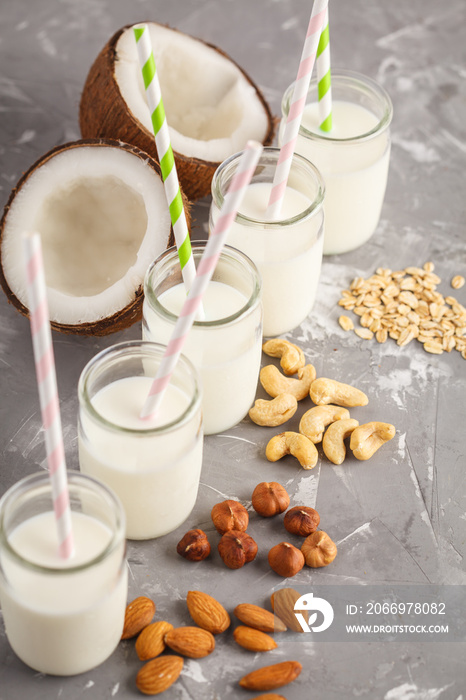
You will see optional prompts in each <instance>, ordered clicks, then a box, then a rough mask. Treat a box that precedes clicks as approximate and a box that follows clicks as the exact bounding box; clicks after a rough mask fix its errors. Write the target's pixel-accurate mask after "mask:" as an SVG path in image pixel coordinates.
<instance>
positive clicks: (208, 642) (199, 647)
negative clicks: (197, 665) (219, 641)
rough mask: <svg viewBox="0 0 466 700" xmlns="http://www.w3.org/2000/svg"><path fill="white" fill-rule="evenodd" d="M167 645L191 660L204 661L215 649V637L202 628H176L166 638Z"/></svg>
mask: <svg viewBox="0 0 466 700" xmlns="http://www.w3.org/2000/svg"><path fill="white" fill-rule="evenodd" d="M164 641H165V644H166V645H167V646H169V647H170V649H173V651H176V652H177V653H178V654H183V656H189V658H190V659H202V658H203V657H204V656H208V655H209V654H211V653H212V652H213V650H214V649H215V639H214V635H213V634H211V633H210V632H208V631H207V630H203V629H201V628H200V627H176V628H175V629H172V630H169V631H168V632H167V634H166V635H165V637H164Z"/></svg>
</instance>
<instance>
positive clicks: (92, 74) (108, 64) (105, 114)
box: [79, 22, 276, 201]
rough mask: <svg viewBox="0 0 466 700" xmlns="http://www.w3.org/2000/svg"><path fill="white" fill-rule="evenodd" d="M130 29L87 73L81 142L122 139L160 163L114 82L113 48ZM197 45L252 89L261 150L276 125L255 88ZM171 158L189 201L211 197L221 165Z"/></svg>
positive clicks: (177, 156) (151, 139)
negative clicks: (262, 119) (261, 114)
mask: <svg viewBox="0 0 466 700" xmlns="http://www.w3.org/2000/svg"><path fill="white" fill-rule="evenodd" d="M149 23H151V24H156V23H154V22H149ZM131 26H132V25H127V26H125V27H122V28H121V29H119V30H118V31H117V32H116V34H114V35H113V36H112V38H111V39H110V40H109V41H108V43H107V44H106V45H105V46H104V48H103V49H102V51H101V52H100V53H99V55H98V56H97V58H96V60H95V61H94V63H93V65H92V67H91V69H90V71H89V73H88V76H87V79H86V82H85V84H84V89H83V92H82V95H81V101H80V105H79V124H80V128H81V134H82V136H83V138H101V137H104V138H111V139H121V140H122V141H125V142H126V143H133V144H134V145H135V146H138V148H140V149H141V150H143V151H146V153H149V154H150V155H151V156H152V157H153V158H155V159H156V160H159V158H158V155H157V148H156V145H155V139H154V135H153V133H151V132H149V131H148V130H147V129H146V127H145V126H144V125H143V124H141V122H140V121H139V120H138V119H136V118H135V117H134V115H133V114H132V113H131V112H130V111H129V110H128V106H127V104H126V102H125V100H124V99H123V97H122V95H121V92H120V88H119V86H118V84H117V82H116V79H115V57H116V45H117V42H118V39H119V38H120V36H121V35H122V33H123V32H124V31H125V30H126V29H128V28H129V27H131ZM163 26H167V25H163ZM169 29H172V30H173V31H178V30H176V29H173V27H169ZM191 38H195V37H191ZM196 41H200V42H202V43H203V44H205V45H206V46H208V47H209V48H211V49H213V50H214V51H217V52H218V53H219V54H221V55H222V56H224V57H225V58H226V59H227V60H228V61H231V63H233V64H234V65H235V66H236V67H237V68H238V70H240V71H241V73H242V74H243V75H244V77H245V78H246V80H247V81H248V82H249V83H250V85H251V86H252V87H253V88H254V90H255V92H256V93H257V96H258V98H259V100H260V102H261V103H262V105H263V107H264V111H265V112H266V114H267V118H268V123H269V126H268V130H267V133H266V135H265V138H264V140H263V142H262V143H263V145H264V146H269V145H270V144H271V143H272V141H273V138H274V134H275V126H276V122H275V120H274V118H273V116H272V113H271V111H270V108H269V106H268V104H267V102H266V101H265V98H264V96H263V95H262V93H261V91H260V90H259V88H258V86H257V85H256V84H255V83H254V82H253V80H252V79H251V78H250V77H249V76H248V75H247V73H245V71H244V70H243V69H242V68H241V66H239V65H238V64H237V63H236V62H235V61H233V59H232V58H230V56H228V54H226V53H225V52H224V51H222V50H221V49H219V48H218V47H217V46H214V45H213V44H209V43H208V42H205V41H202V39H196ZM174 156H175V162H176V168H177V172H178V178H179V181H180V184H181V187H182V189H183V191H184V193H185V194H186V196H187V197H188V199H190V200H192V201H195V200H197V199H200V198H201V197H205V196H206V195H208V194H210V185H211V182H212V178H213V176H214V173H215V171H216V169H217V168H218V166H219V165H220V163H214V162H210V161H205V160H200V159H198V158H192V157H188V156H184V155H183V154H182V153H177V152H176V151H174Z"/></svg>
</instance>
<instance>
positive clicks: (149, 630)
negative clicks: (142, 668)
mask: <svg viewBox="0 0 466 700" xmlns="http://www.w3.org/2000/svg"><path fill="white" fill-rule="evenodd" d="M172 629H173V625H171V624H170V623H169V622H165V620H160V621H159V622H152V624H150V625H147V627H144V629H143V630H142V632H141V634H140V635H139V637H138V638H137V639H136V645H135V649H136V653H137V655H138V656H139V658H140V659H141V661H147V660H148V659H154V658H155V657H156V656H158V655H159V654H161V653H162V651H164V649H165V642H164V641H163V638H164V637H165V635H166V634H167V632H169V631H170V630H172Z"/></svg>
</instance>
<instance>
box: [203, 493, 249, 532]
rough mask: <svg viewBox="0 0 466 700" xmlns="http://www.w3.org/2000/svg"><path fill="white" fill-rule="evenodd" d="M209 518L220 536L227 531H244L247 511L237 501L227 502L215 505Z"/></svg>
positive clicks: (247, 520) (247, 519)
mask: <svg viewBox="0 0 466 700" xmlns="http://www.w3.org/2000/svg"><path fill="white" fill-rule="evenodd" d="M210 517H211V518H212V522H213V523H214V525H215V527H216V529H217V532H219V533H220V534H221V535H223V534H225V532H228V531H229V530H246V528H247V526H248V524H249V515H248V511H247V510H246V508H245V507H244V506H242V505H241V503H239V502H238V501H232V500H228V501H222V502H221V503H216V504H215V505H214V507H213V508H212V511H211V513H210Z"/></svg>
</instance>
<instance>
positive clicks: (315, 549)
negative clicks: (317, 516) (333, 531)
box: [301, 530, 337, 569]
mask: <svg viewBox="0 0 466 700" xmlns="http://www.w3.org/2000/svg"><path fill="white" fill-rule="evenodd" d="M301 552H302V553H303V554H304V558H305V560H306V564H307V565H308V566H311V567H312V568H313V569H317V568H319V567H320V566H327V564H331V562H332V561H333V560H334V559H335V557H336V556H337V546H336V544H335V542H333V541H332V540H331V539H330V537H329V536H328V535H327V533H326V532H324V531H323V530H318V531H317V532H313V533H312V535H309V537H306V539H305V540H304V542H303V544H302V546H301Z"/></svg>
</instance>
